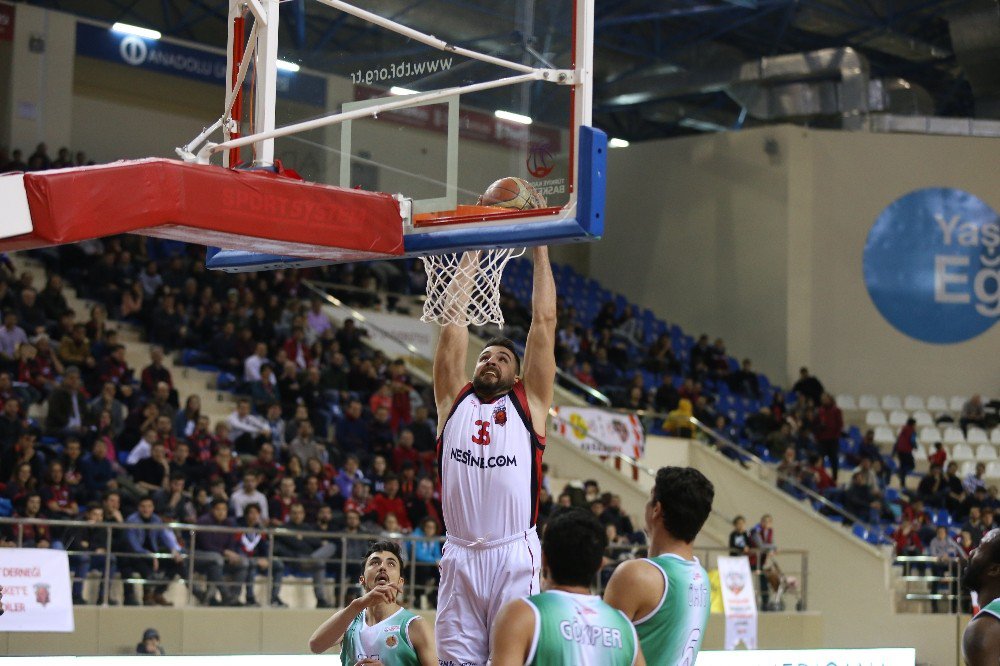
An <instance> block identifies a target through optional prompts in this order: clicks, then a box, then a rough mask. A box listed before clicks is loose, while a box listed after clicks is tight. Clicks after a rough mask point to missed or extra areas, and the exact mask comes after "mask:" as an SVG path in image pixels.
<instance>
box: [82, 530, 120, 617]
mask: <svg viewBox="0 0 1000 666" xmlns="http://www.w3.org/2000/svg"><path fill="white" fill-rule="evenodd" d="M105 529H106V530H107V535H108V537H107V539H105V540H104V549H105V553H104V575H103V577H102V578H101V585H102V586H103V587H104V603H103V604H101V605H102V606H107V605H108V604H109V603H110V602H111V543H112V541H113V539H112V538H111V530H112V529H114V528H113V527H112V526H111V523H108V524H107V527H106V528H105ZM88 568H89V567H88Z"/></svg>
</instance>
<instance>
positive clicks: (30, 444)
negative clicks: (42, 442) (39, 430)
mask: <svg viewBox="0 0 1000 666" xmlns="http://www.w3.org/2000/svg"><path fill="white" fill-rule="evenodd" d="M37 437H38V435H37V434H36V433H35V431H34V430H25V431H24V432H22V433H21V437H20V438H19V439H18V440H17V442H15V443H14V446H11V447H8V448H7V450H6V451H4V452H3V454H2V455H0V479H9V478H10V477H11V475H13V473H14V470H16V469H17V468H18V467H19V466H20V465H24V464H27V465H30V466H31V476H33V477H35V478H36V479H40V478H42V475H43V474H44V472H45V456H43V455H42V454H41V453H40V452H39V451H38V450H36V448H35V445H36V439H37Z"/></svg>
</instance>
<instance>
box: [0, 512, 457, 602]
mask: <svg viewBox="0 0 1000 666" xmlns="http://www.w3.org/2000/svg"><path fill="white" fill-rule="evenodd" d="M28 525H44V526H47V527H48V528H49V530H50V532H52V533H54V534H59V533H65V532H66V530H68V529H74V528H83V529H87V528H100V529H103V530H104V531H105V536H104V540H103V545H102V546H101V547H103V549H104V553H110V554H111V556H112V557H104V565H103V571H102V573H101V583H100V584H101V588H102V590H101V594H100V595H99V597H100V598H101V599H103V605H105V606H107V605H108V604H109V601H110V592H111V583H112V579H113V569H119V570H125V571H128V570H130V568H129V567H122V566H118V565H117V564H116V562H117V561H120V560H125V561H127V560H138V559H146V560H153V559H156V560H169V559H173V558H174V557H175V555H174V554H173V553H171V552H154V553H137V552H134V551H132V550H123V549H121V548H119V549H117V550H116V549H115V548H114V544H115V543H116V542H117V543H121V541H120V540H116V539H115V536H114V533H115V531H123V532H124V531H129V530H141V531H160V530H170V531H172V532H173V533H174V535H175V536H176V537H177V538H178V542H179V545H181V550H180V551H179V552H180V559H181V561H182V562H183V563H184V572H185V573H184V574H183V575H180V576H178V577H176V578H172V579H171V580H160V579H149V578H141V577H135V576H130V577H127V578H126V577H122V583H123V584H124V585H130V584H135V585H140V586H147V585H148V586H158V585H166V584H169V583H170V582H172V581H177V582H180V583H182V584H186V585H187V603H188V604H191V603H192V601H191V599H192V597H193V596H195V581H196V573H197V571H196V570H197V569H198V568H199V563H200V561H201V560H199V555H202V554H205V553H206V552H207V551H204V550H201V551H199V550H198V548H197V539H196V535H198V534H199V533H214V534H230V535H233V538H234V543H233V547H232V550H233V551H234V552H235V551H236V550H237V549H238V548H239V546H238V545H237V544H236V542H235V539H236V535H239V534H263V535H266V536H267V537H268V539H267V543H268V552H267V557H266V560H267V570H266V574H265V572H264V571H263V570H261V571H260V572H259V573H260V574H261V575H265V576H266V582H265V585H266V593H267V598H268V599H270V598H272V593H273V585H274V570H275V563H276V562H279V563H281V564H289V565H292V566H293V568H294V565H296V564H309V563H315V562H316V561H317V560H318V558H314V557H289V556H285V555H277V554H275V552H274V547H275V537H279V538H280V537H312V538H318V539H321V540H323V541H326V542H332V543H334V544H336V546H337V556H336V557H334V558H325V559H322V560H319V561H321V562H322V563H323V567H324V570H325V571H327V570H329V569H330V568H331V567H332V568H333V569H334V570H335V571H336V574H335V581H336V582H337V583H338V584H339V591H338V597H337V598H338V602H339V603H340V605H341V606H343V605H345V599H346V596H347V594H348V591H349V588H350V587H351V586H352V585H355V586H356V585H357V579H356V578H355V579H354V580H353V581H352V580H348V572H349V571H350V572H351V574H352V575H353V574H355V573H356V572H357V573H360V572H361V571H362V570H363V566H364V562H363V560H362V559H356V558H350V557H348V550H349V549H348V544H349V543H351V542H357V541H363V542H364V545H365V546H367V544H368V543H370V542H372V541H376V540H389V541H395V542H397V543H399V544H400V547H401V550H402V552H403V559H404V562H403V564H404V566H405V567H406V568H407V569H408V573H409V575H408V576H405V577H406V578H407V580H408V581H409V582H410V583H409V585H408V587H409V589H410V590H411V594H413V596H414V598H416V593H417V589H416V588H415V587H414V586H415V585H416V584H417V583H416V582H417V580H418V578H417V573H418V567H419V566H421V565H424V564H429V563H422V562H417V560H416V558H415V557H414V556H413V551H414V550H415V548H414V546H415V544H416V543H418V542H439V543H443V542H444V538H443V537H423V536H413V535H404V534H397V533H390V534H386V533H382V532H378V533H375V532H364V533H348V532H323V531H317V530H291V529H287V528H284V527H261V528H247V527H228V526H208V525H195V524H191V523H167V522H162V523H141V522H140V523H119V522H110V523H109V522H103V523H92V522H87V521H81V520H49V519H37V518H0V529H6V531H7V532H8V533H10V534H11V535H12V536H13V539H12V540H13V542H14V544H15V545H16V546H17V547H18V548H21V547H24V542H25V539H24V532H25V527H26V526H28ZM51 541H52V542H53V543H55V542H59V541H60V539H59V538H58V537H56V536H53V537H52V539H51ZM143 541H145V539H143ZM67 545H69V546H72V545H73V543H69V544H67ZM29 547H30V546H29ZM63 550H66V552H67V554H69V555H70V557H71V558H76V557H84V556H94V555H101V554H102V553H97V552H95V550H75V549H72V548H64V549H63ZM244 557H246V556H245V555H244ZM250 557H260V556H255V555H251V556H250ZM74 582H81V580H80V579H76V578H74ZM198 582H201V581H198ZM207 584H208V585H219V586H228V587H230V588H234V589H235V595H234V596H239V592H240V589H241V588H242V587H243V586H245V585H254V584H255V582H254V581H247V580H235V581H219V582H216V581H210V582H208V583H207ZM294 584H311V582H310V581H306V580H300V579H294ZM220 589H221V588H220ZM420 591H421V592H422V593H423V594H429V593H431V592H433V586H427V585H424V586H421V589H420Z"/></svg>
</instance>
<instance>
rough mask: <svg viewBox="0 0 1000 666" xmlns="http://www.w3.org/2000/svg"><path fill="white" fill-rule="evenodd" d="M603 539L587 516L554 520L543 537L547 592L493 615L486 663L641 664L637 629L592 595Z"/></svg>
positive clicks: (555, 665)
mask: <svg viewBox="0 0 1000 666" xmlns="http://www.w3.org/2000/svg"><path fill="white" fill-rule="evenodd" d="M607 544H608V538H607V534H606V532H605V530H604V527H603V526H602V525H601V523H600V522H598V520H597V518H595V517H594V515H593V514H592V513H591V512H589V511H584V510H583V509H573V510H571V511H566V512H564V513H560V514H558V515H556V516H554V517H553V518H552V519H551V520H550V521H549V522H548V524H547V525H546V526H545V535H544V538H543V539H542V581H543V582H542V586H543V587H544V588H545V591H544V592H542V593H541V594H536V595H533V596H530V597H525V598H523V599H518V600H515V601H511V602H510V603H508V604H507V605H505V606H504V607H503V608H502V609H501V610H500V613H499V614H498V615H497V619H496V622H495V623H494V625H493V635H492V638H491V640H490V645H491V650H490V663H491V664H492V666H522V665H527V666H645V664H646V661H645V659H644V658H643V656H642V651H641V650H640V649H639V640H638V637H637V636H636V632H635V627H633V626H632V623H631V622H629V620H628V618H626V617H625V616H624V615H623V614H622V613H621V611H618V610H616V609H614V608H612V607H611V606H609V605H607V604H606V603H604V602H603V601H601V598H600V597H598V596H596V595H594V594H591V592H590V584H591V583H592V582H593V581H594V579H595V577H596V576H597V572H598V570H599V569H600V568H601V563H602V558H603V555H604V549H605V548H606V547H607Z"/></svg>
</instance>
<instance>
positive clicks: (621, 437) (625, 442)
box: [554, 406, 646, 460]
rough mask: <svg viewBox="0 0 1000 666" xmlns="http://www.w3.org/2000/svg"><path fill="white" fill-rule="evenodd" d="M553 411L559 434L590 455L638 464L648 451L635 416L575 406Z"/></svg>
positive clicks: (643, 434)
mask: <svg viewBox="0 0 1000 666" xmlns="http://www.w3.org/2000/svg"><path fill="white" fill-rule="evenodd" d="M554 410H555V412H556V416H557V417H558V418H557V419H556V424H555V425H556V430H557V432H558V433H559V434H560V435H562V436H563V437H565V438H566V439H568V440H569V441H571V442H573V443H574V444H576V445H577V446H579V447H580V448H581V449H583V450H584V451H586V452H588V453H593V454H594V455H599V456H607V455H615V454H621V455H626V456H628V457H630V458H634V459H636V460H638V459H640V458H642V455H643V453H644V452H645V450H646V434H645V433H644V432H643V429H642V423H641V422H640V421H639V418H638V417H637V416H636V415H635V414H622V413H619V412H609V411H606V410H603V409H596V408H592V407H572V406H570V407H555V408H554Z"/></svg>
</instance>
